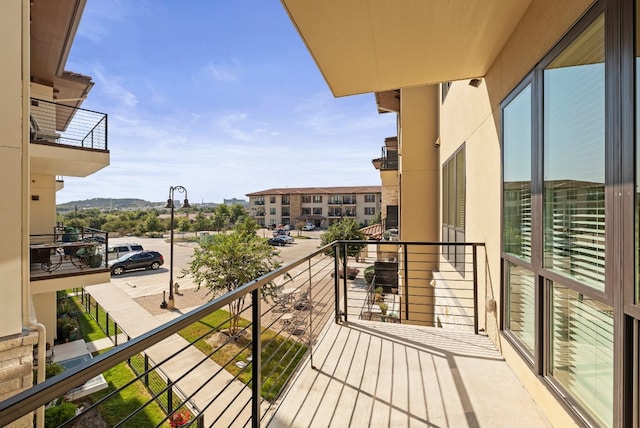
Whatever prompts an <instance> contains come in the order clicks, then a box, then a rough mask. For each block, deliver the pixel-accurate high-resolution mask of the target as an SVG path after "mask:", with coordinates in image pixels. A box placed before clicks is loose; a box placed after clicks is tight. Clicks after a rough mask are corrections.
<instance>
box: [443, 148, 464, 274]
mask: <svg viewBox="0 0 640 428" xmlns="http://www.w3.org/2000/svg"><path fill="white" fill-rule="evenodd" d="M465 189H466V186H465V151H464V145H462V146H461V147H460V148H459V149H458V150H457V151H456V152H455V153H454V154H453V155H452V156H451V157H450V158H449V159H448V160H447V161H446V162H445V163H444V165H443V166H442V240H443V241H445V242H464V216H465V197H466V195H465ZM464 253H465V247H464V246H455V245H449V246H445V247H444V249H443V255H444V257H445V258H446V259H447V260H449V261H450V262H451V263H452V264H453V265H454V266H455V267H456V269H457V270H459V271H463V270H464Z"/></svg>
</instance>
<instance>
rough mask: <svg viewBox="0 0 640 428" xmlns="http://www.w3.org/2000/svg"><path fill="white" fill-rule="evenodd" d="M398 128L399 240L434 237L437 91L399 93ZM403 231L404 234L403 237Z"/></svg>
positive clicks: (423, 89)
mask: <svg viewBox="0 0 640 428" xmlns="http://www.w3.org/2000/svg"><path fill="white" fill-rule="evenodd" d="M400 102H401V107H400V110H401V112H402V113H401V114H400V120H399V126H398V128H399V129H398V135H399V138H398V140H399V145H398V154H399V171H400V197H399V199H400V204H401V207H400V212H399V217H400V224H401V225H402V228H401V230H400V239H401V240H412V241H434V240H437V237H438V218H439V216H438V213H439V209H438V194H437V193H436V192H430V191H428V190H429V189H437V188H438V180H439V178H438V170H439V166H438V148H437V147H435V146H434V143H435V141H436V140H437V138H438V87H437V86H422V87H417V88H406V89H402V94H401V97H400ZM403 231H404V233H403Z"/></svg>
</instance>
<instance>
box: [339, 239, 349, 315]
mask: <svg viewBox="0 0 640 428" xmlns="http://www.w3.org/2000/svg"><path fill="white" fill-rule="evenodd" d="M348 258H349V251H347V243H346V242H345V243H344V262H343V265H342V267H343V272H342V273H343V276H342V294H343V295H342V299H343V300H344V302H343V304H344V320H345V321H347V312H349V311H348V310H347V309H348V307H349V306H348V302H347V299H348V296H347V276H348V271H347V268H348V267H347V261H348V260H347V259H348ZM338 276H339V275H338Z"/></svg>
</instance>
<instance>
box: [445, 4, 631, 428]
mask: <svg viewBox="0 0 640 428" xmlns="http://www.w3.org/2000/svg"><path fill="white" fill-rule="evenodd" d="M604 5H605V4H604V2H598V4H597V5H596V7H594V8H593V9H592V10H591V11H590V12H589V13H587V14H585V16H584V18H583V22H581V23H580V24H579V25H578V26H576V28H575V29H573V30H572V31H570V32H569V33H568V35H567V37H566V39H565V40H563V41H562V42H560V43H559V44H558V45H557V46H556V47H555V48H554V49H553V50H552V51H551V52H550V54H549V55H548V56H547V57H546V58H544V59H543V60H542V61H541V62H540V65H539V66H538V68H537V69H536V70H535V71H534V72H533V73H531V74H530V76H528V77H527V78H526V79H525V81H524V82H523V83H522V84H521V85H519V86H518V88H516V90H515V91H514V92H513V93H512V94H510V95H509V96H508V97H507V99H506V100H505V101H504V102H503V105H502V139H503V141H502V150H503V153H502V154H503V183H502V191H503V193H502V200H503V206H502V226H503V229H502V257H503V290H504V296H505V299H504V303H503V304H504V313H505V318H504V329H505V330H506V331H507V332H508V334H506V337H507V338H509V340H511V341H512V342H514V343H515V345H517V346H516V347H517V348H518V349H520V350H521V351H522V352H523V353H524V354H525V355H526V357H525V359H526V360H527V361H528V362H529V363H530V364H531V365H532V366H533V368H534V370H535V372H536V373H541V374H542V375H543V376H544V377H545V381H546V382H548V383H549V384H552V385H553V386H554V388H552V389H553V390H557V391H559V396H561V397H562V399H563V400H565V401H566V402H567V403H568V405H569V406H570V407H573V408H577V409H580V410H579V411H578V412H577V413H578V414H580V416H581V417H584V418H585V419H586V420H588V421H589V423H591V424H594V425H598V426H612V425H614V406H613V391H614V379H615V378H614V370H613V362H614V354H613V348H614V346H613V343H614V328H613V318H614V317H613V310H612V304H611V302H612V300H611V299H612V298H611V295H612V292H611V291H612V290H608V289H607V287H605V283H607V286H608V287H609V286H611V287H616V286H619V285H618V284H615V285H614V284H613V283H612V282H611V281H609V282H605V278H606V275H605V243H609V242H610V240H611V239H612V238H611V237H610V236H609V234H608V233H605V194H606V192H605V189H606V187H605V179H608V180H612V178H611V177H613V175H611V174H610V175H609V176H608V177H609V178H607V176H606V175H605V165H606V162H605V160H606V159H607V156H606V154H607V145H606V144H605V142H606V136H607V135H608V134H607V133H606V129H605V125H606V124H607V121H606V120H605V117H606V114H605V111H606V107H607V102H606V95H607V94H606V91H605V88H606V87H607V85H606V80H605V79H606V78H607V76H606V75H605V58H607V55H606V52H605V33H606V32H605V15H604V13H603V12H602V10H603V9H604ZM613 122H614V120H611V121H609V122H608V123H610V124H611V126H614V124H613ZM447 172H448V176H449V177H451V176H452V174H451V172H450V171H447ZM450 186H451V185H450V184H449V187H450ZM449 193H451V191H449ZM445 208H446V215H447V216H448V218H449V219H450V220H451V219H455V214H456V213H455V211H454V212H452V207H451V204H450V203H449V204H448V206H447V207H444V206H443V214H444V213H445V212H444V210H445ZM621 235H622V234H620V235H619V236H621ZM614 246H615V245H614ZM609 284H611V285H609ZM607 292H609V293H608V294H607ZM621 426H622V425H621Z"/></svg>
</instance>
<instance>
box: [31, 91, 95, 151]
mask: <svg viewBox="0 0 640 428" xmlns="http://www.w3.org/2000/svg"><path fill="white" fill-rule="evenodd" d="M30 131H31V142H32V143H44V144H60V145H65V146H73V147H82V148H86V149H94V150H107V149H108V146H107V115H106V114H105V113H100V112H96V111H92V110H87V109H82V108H78V107H72V106H68V105H64V104H59V103H54V102H51V101H45V100H39V99H36V98H32V99H31V112H30Z"/></svg>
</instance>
